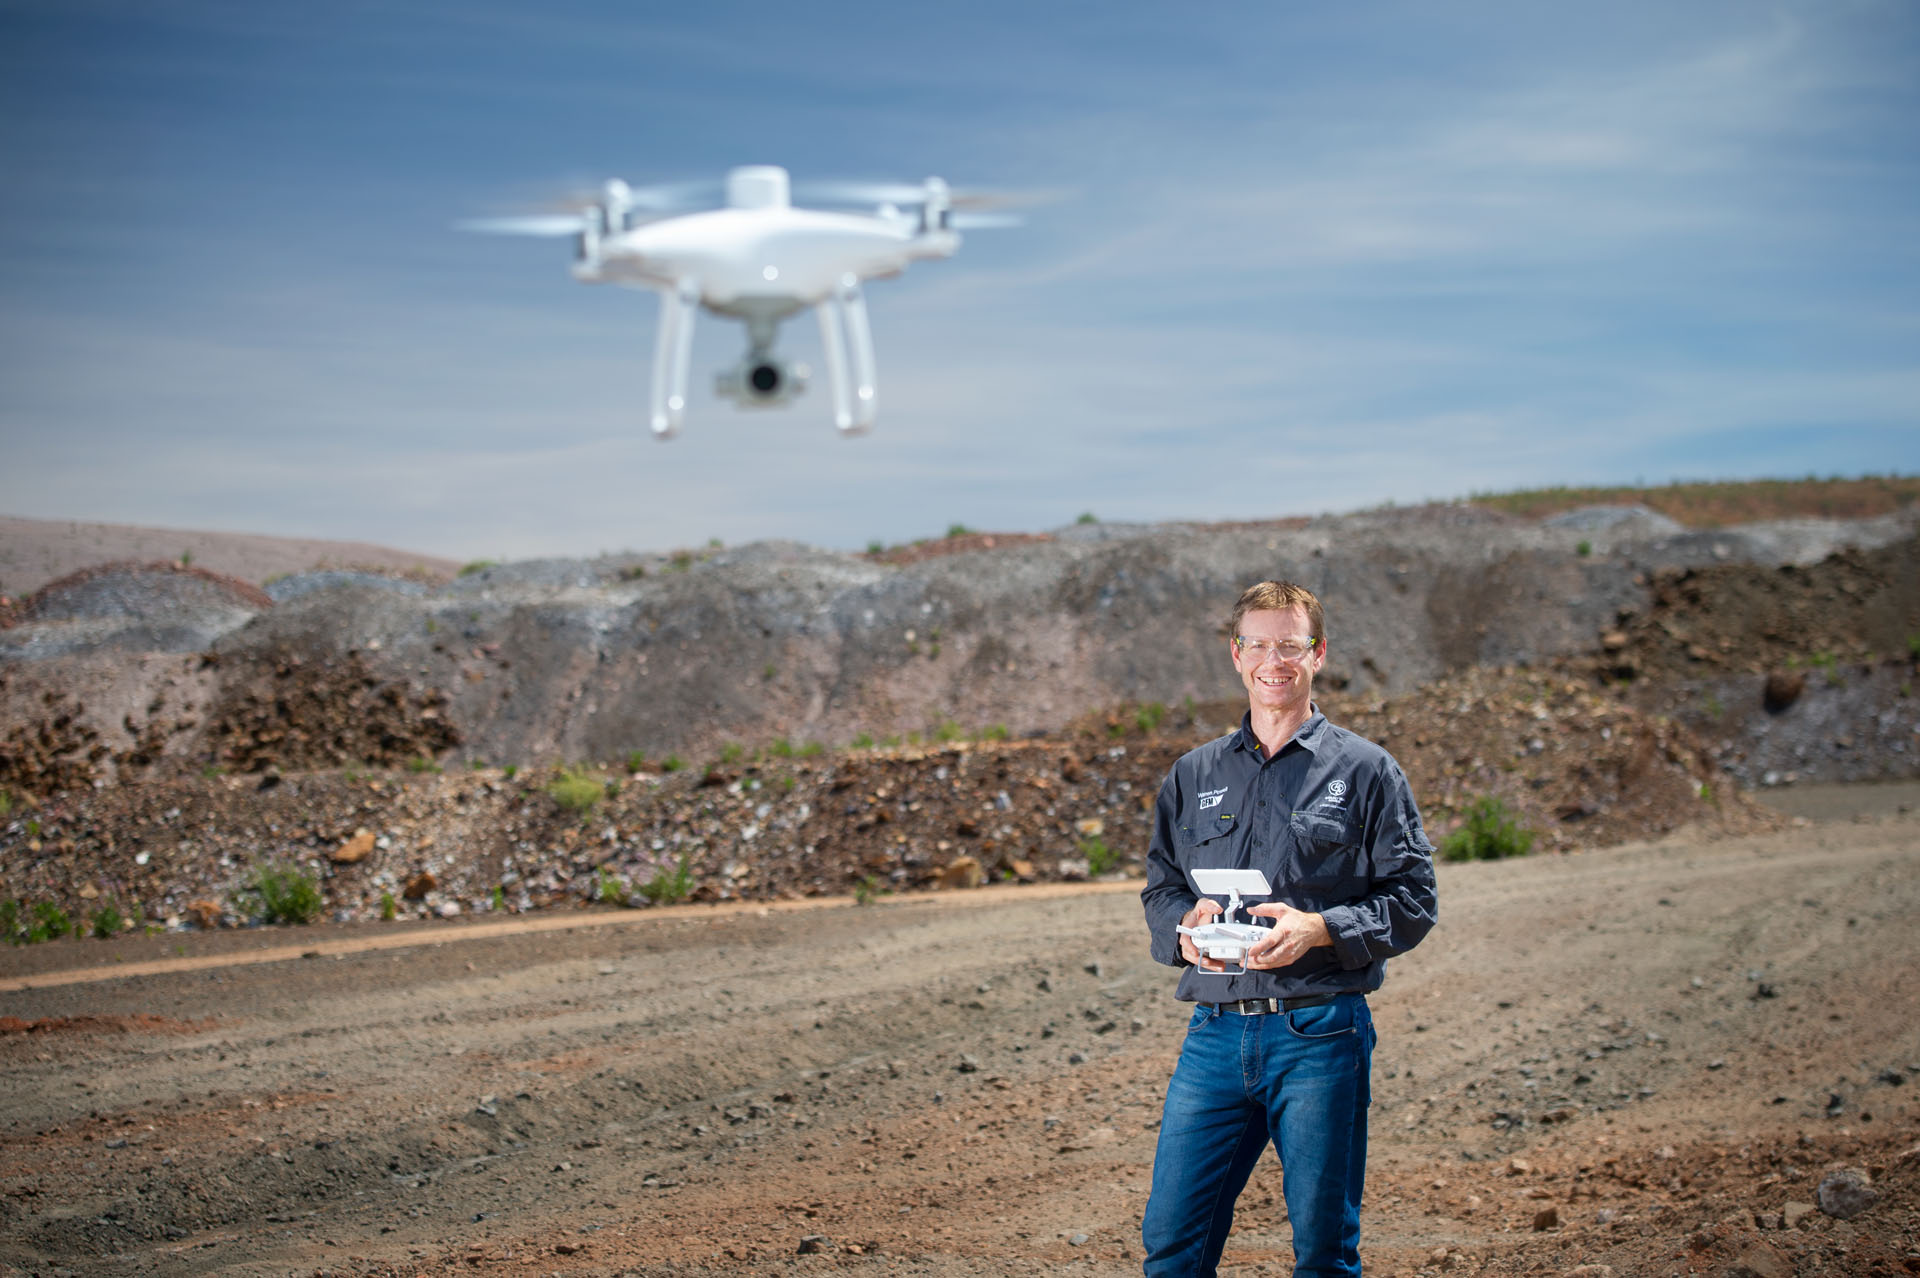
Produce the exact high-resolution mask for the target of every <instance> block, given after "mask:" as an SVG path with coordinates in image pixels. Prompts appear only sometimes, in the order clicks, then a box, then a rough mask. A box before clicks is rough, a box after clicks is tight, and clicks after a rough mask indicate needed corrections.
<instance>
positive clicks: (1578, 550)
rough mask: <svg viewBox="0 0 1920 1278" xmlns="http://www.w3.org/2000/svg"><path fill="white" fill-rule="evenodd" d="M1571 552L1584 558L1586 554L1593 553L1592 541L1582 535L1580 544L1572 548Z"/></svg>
mask: <svg viewBox="0 0 1920 1278" xmlns="http://www.w3.org/2000/svg"><path fill="white" fill-rule="evenodd" d="M1573 553H1574V554H1576V555H1579V556H1580V557H1581V558H1582V559H1585V558H1586V557H1587V556H1588V555H1591V554H1592V553H1593V543H1592V542H1590V541H1588V540H1587V539H1586V538H1584V537H1582V538H1581V539H1580V544H1579V545H1577V546H1575V547H1574V548H1573Z"/></svg>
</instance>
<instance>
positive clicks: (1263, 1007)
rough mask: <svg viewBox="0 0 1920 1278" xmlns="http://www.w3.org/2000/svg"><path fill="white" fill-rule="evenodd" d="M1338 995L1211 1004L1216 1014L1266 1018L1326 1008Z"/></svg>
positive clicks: (1307, 995)
mask: <svg viewBox="0 0 1920 1278" xmlns="http://www.w3.org/2000/svg"><path fill="white" fill-rule="evenodd" d="M1339 997H1340V996H1339V995H1338V994H1305V995H1302V996H1301V997H1299V998H1243V999H1237V1000H1235V1001H1234V1002H1231V1003H1209V1004H1208V1006H1209V1007H1211V1008H1213V1009H1214V1010H1215V1011H1216V1012H1238V1013H1239V1014H1240V1015H1242V1016H1265V1015H1267V1014H1268V1013H1270V1012H1291V1011H1293V1010H1294V1009H1295V1008H1298V1007H1324V1006H1325V1005H1326V1004H1328V1003H1331V1002H1333V1000H1334V999H1336V998H1339Z"/></svg>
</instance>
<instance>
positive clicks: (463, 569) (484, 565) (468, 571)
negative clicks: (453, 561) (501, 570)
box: [459, 559, 500, 577]
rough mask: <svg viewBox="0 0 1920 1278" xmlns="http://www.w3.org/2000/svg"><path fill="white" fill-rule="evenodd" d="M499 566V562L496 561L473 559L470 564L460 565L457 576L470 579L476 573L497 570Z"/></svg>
mask: <svg viewBox="0 0 1920 1278" xmlns="http://www.w3.org/2000/svg"><path fill="white" fill-rule="evenodd" d="M499 566H500V561H499V560H497V559H475V560H473V561H472V562H471V563H464V564H461V565H460V572H459V575H460V576H462V577H471V576H473V574H474V573H476V572H485V571H486V570H487V569H489V568H498V567H499Z"/></svg>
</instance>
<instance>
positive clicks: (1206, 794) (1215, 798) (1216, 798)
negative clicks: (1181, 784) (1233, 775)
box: [1200, 787, 1227, 812]
mask: <svg viewBox="0 0 1920 1278" xmlns="http://www.w3.org/2000/svg"><path fill="white" fill-rule="evenodd" d="M1226 797H1227V789H1226V788H1225V787H1223V788H1221V789H1218V790H1202V791H1201V792H1200V810H1201V811H1202V812H1205V811H1206V810H1207V809H1208V808H1217V807H1219V806H1220V801H1221V800H1222V799H1224V798H1226Z"/></svg>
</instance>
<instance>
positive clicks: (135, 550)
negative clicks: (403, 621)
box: [0, 515, 460, 599]
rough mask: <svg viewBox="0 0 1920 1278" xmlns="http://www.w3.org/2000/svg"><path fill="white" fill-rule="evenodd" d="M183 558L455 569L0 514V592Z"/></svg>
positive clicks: (362, 545)
mask: <svg viewBox="0 0 1920 1278" xmlns="http://www.w3.org/2000/svg"><path fill="white" fill-rule="evenodd" d="M159 559H167V560H172V561H174V562H176V563H178V562H180V561H182V560H183V559H184V560H186V561H187V562H189V563H191V564H192V565H193V566H194V567H196V568H205V569H207V570H209V571H211V572H217V573H223V574H225V575H227V576H229V577H238V578H240V579H241V580H242V581H248V582H253V583H255V584H259V583H261V582H264V581H266V580H267V579H268V578H269V577H274V576H279V575H281V574H283V573H292V572H309V571H311V570H313V569H316V568H360V569H372V570H374V571H377V572H385V573H395V574H403V575H406V576H412V577H418V578H421V579H423V580H434V581H442V580H446V579H447V578H450V577H452V576H453V575H454V574H455V573H457V572H458V571H459V570H460V565H459V564H458V563H456V562H455V561H453V560H451V559H441V558H438V557H437V556H434V555H426V554H421V553H420V552H418V551H413V550H396V549H394V548H393V547H391V546H375V545H372V544H370V543H367V542H363V541H321V540H317V539H306V538H297V537H262V536H257V535H254V534H250V533H222V532H193V531H190V530H186V529H178V528H141V527H136V526H134V525H131V524H89V523H79V522H76V521H70V520H65V519H19V518H15V517H12V516H6V515H0V594H7V595H12V596H13V597H14V598H16V599H18V598H21V597H23V596H25V595H29V594H31V593H33V592H34V591H35V590H37V589H39V588H40V587H41V586H44V585H45V584H46V583H48V582H49V581H53V580H56V579H57V578H60V577H64V576H66V575H67V574H68V573H70V572H75V571H77V570H79V569H81V568H90V567H93V566H94V565H95V564H101V563H108V562H111V561H113V560H139V561H143V562H147V561H152V560H159Z"/></svg>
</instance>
